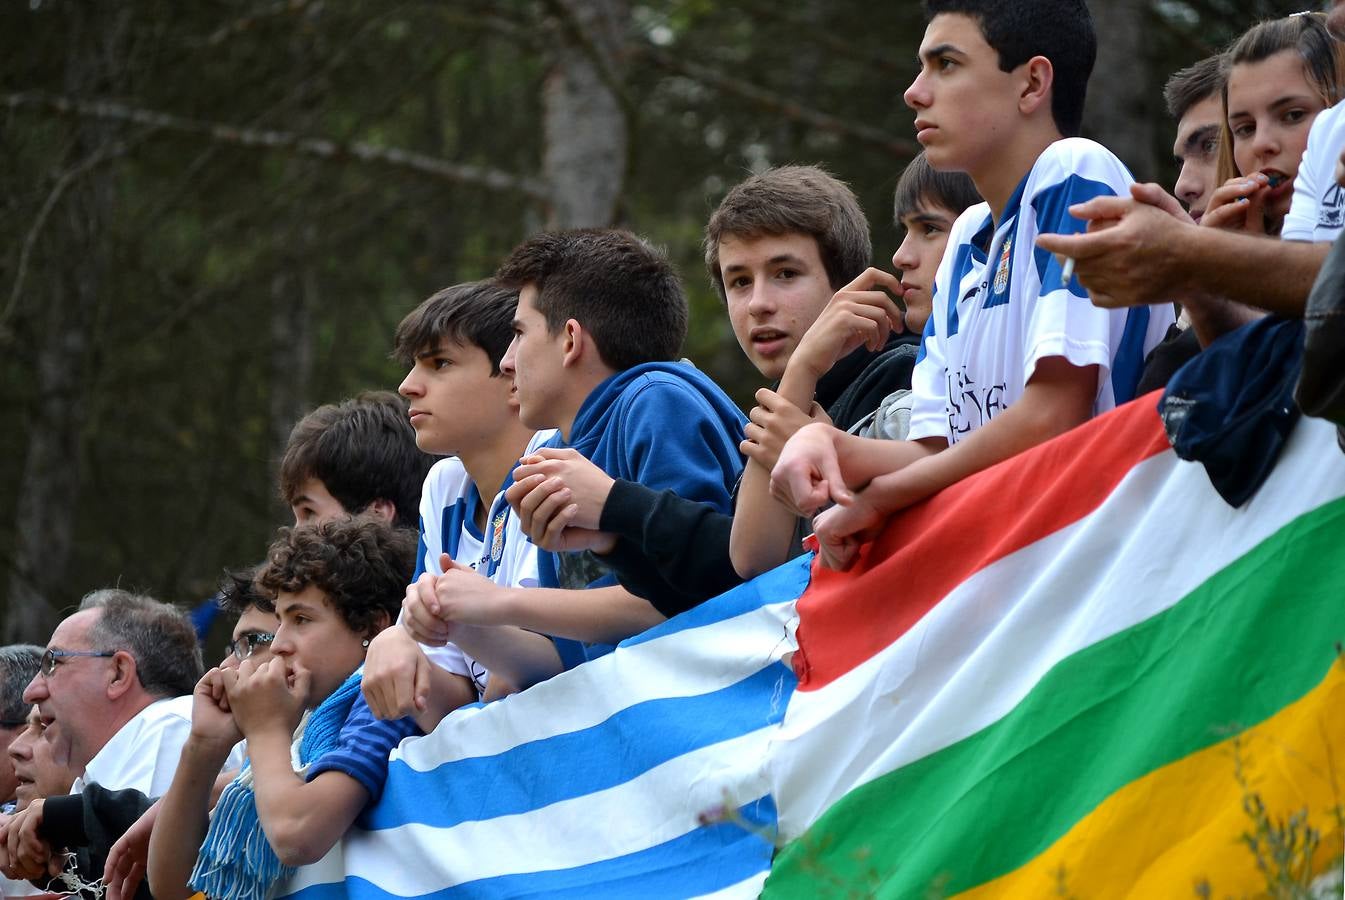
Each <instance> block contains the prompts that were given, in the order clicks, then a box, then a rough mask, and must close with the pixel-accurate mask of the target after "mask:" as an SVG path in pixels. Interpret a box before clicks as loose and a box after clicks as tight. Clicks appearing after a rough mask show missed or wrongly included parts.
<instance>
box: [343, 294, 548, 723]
mask: <svg viewBox="0 0 1345 900" xmlns="http://www.w3.org/2000/svg"><path fill="white" fill-rule="evenodd" d="M517 306H518V292H517V291H516V290H513V289H511V288H505V287H502V286H501V285H499V284H496V283H493V282H490V281H478V282H471V283H467V284H460V285H456V286H454V287H450V288H446V289H444V290H442V291H439V292H438V293H436V294H434V295H433V296H432V297H430V298H429V299H428V300H426V301H425V302H424V303H422V304H420V306H418V307H416V309H415V310H413V311H412V312H411V313H410V314H408V315H407V316H406V318H405V319H403V320H402V322H401V324H400V325H398V327H397V334H396V338H395V346H394V350H393V355H394V357H395V358H396V359H398V360H399V361H401V362H402V363H403V364H405V365H406V366H407V367H408V368H409V371H408V373H407V375H406V378H405V379H403V381H402V384H401V387H400V388H399V390H400V392H401V394H402V396H404V397H406V398H407V400H409V401H410V404H411V406H410V422H411V427H412V428H413V429H415V435H416V443H417V445H418V446H419V447H420V448H421V449H422V450H423V451H425V452H426V453H435V454H452V455H451V456H449V458H447V459H444V460H441V461H440V462H438V463H436V464H435V466H434V468H433V469H431V470H430V474H429V476H428V477H427V478H426V479H425V486H424V490H423V491H422V494H421V499H420V529H421V531H420V546H419V549H418V550H417V552H416V570H415V577H414V579H413V581H414V580H416V579H420V578H421V577H422V576H425V577H426V578H428V579H431V580H433V579H435V578H438V577H439V576H442V575H443V574H444V572H445V571H447V570H452V569H453V568H454V561H456V566H457V567H459V568H465V569H467V570H469V571H473V572H475V573H477V574H479V575H481V576H483V577H484V578H486V579H489V580H490V581H491V582H493V583H495V584H498V585H501V586H503V587H534V586H536V585H537V583H538V575H537V549H536V547H534V546H533V545H532V544H531V543H530V542H529V541H528V539H527V537H526V535H524V534H523V533H522V531H521V530H520V529H519V524H518V517H517V516H515V515H514V514H513V511H512V510H511V509H510V508H509V504H508V503H506V502H505V500H504V498H503V496H502V491H503V490H504V488H505V487H506V486H508V485H509V484H511V483H512V481H511V478H510V472H511V471H512V470H513V468H514V466H515V465H516V464H517V463H518V460H519V457H521V456H523V455H524V454H525V453H528V452H530V451H532V450H535V449H537V448H538V447H540V446H541V445H542V444H544V443H545V442H547V441H548V440H550V439H552V438H553V437H554V436H555V432H554V431H550V430H548V431H540V432H534V431H533V429H531V428H529V427H528V426H526V425H524V424H523V423H522V422H520V421H519V415H518V400H517V398H516V392H515V390H514V385H513V382H512V380H511V379H510V377H509V376H508V375H505V374H503V373H502V372H501V371H500V360H501V359H502V358H503V356H504V353H505V350H506V349H508V347H509V344H510V342H511V341H512V340H513V337H514V330H513V321H514V313H515V310H516V309H517ZM482 486H484V487H485V488H486V491H487V492H486V493H483V492H482V490H481V487H482ZM486 498H490V502H486ZM435 643H436V644H442V645H441V646H428V645H427V646H423V647H422V646H420V645H418V644H417V642H416V641H415V639H414V638H413V637H412V636H411V632H410V631H408V630H407V629H406V628H401V627H398V628H389V629H388V630H387V631H385V632H383V633H382V634H380V635H379V636H378V637H377V638H375V640H374V642H373V644H372V645H371V646H370V648H369V661H368V663H367V664H366V667H365V673H364V683H363V690H364V702H367V703H368V704H369V707H370V709H371V710H372V711H373V713H374V714H375V715H376V716H378V717H379V718H384V719H395V718H399V717H401V716H406V715H411V716H415V717H416V720H417V722H418V723H419V724H420V726H421V727H422V728H423V729H424V730H425V731H427V732H428V731H431V730H433V729H434V727H435V725H437V724H438V722H439V720H440V719H442V718H443V716H444V715H445V714H447V713H448V712H449V711H450V710H452V709H456V708H457V707H459V706H461V705H463V704H464V703H468V702H471V701H473V700H476V699H477V698H478V697H479V696H483V695H485V693H486V691H487V690H488V689H489V690H490V691H491V695H492V696H495V695H498V694H499V693H500V692H502V691H504V690H505V688H504V687H503V686H502V685H503V683H505V682H509V683H515V684H516V683H518V682H519V681H520V680H522V681H529V680H531V677H532V676H531V674H530V672H531V670H530V668H529V660H530V659H531V658H532V654H531V653H530V648H537V647H539V646H540V645H541V644H547V646H545V647H541V649H542V651H543V652H544V653H549V652H550V648H549V642H546V641H545V640H544V639H541V638H538V637H537V636H536V635H531V634H527V633H523V632H521V631H519V630H504V629H492V630H486V631H482V630H480V629H470V628H459V629H457V630H456V632H455V635H454V640H453V641H451V642H439V641H436V642H435ZM467 647H470V648H473V649H476V650H480V651H483V652H484V653H485V655H486V656H487V657H491V658H493V659H496V660H498V661H499V662H500V663H501V665H502V668H492V670H491V672H490V673H489V676H488V673H487V671H486V668H485V667H483V666H482V665H481V664H480V663H478V662H477V661H476V659H475V658H473V657H474V656H475V654H474V653H472V654H471V655H468V654H466V653H463V652H462V651H463V649H465V648H467ZM468 652H469V653H471V650H469V651H468ZM488 677H489V678H490V680H491V682H492V683H491V684H489V685H488Z"/></svg>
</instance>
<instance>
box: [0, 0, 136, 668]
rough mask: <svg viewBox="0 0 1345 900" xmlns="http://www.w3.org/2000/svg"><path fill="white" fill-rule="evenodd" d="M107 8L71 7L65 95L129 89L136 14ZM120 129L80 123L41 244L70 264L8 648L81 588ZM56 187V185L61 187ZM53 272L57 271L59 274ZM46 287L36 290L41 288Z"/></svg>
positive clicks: (40, 382) (37, 426) (31, 440)
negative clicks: (82, 530)
mask: <svg viewBox="0 0 1345 900" xmlns="http://www.w3.org/2000/svg"><path fill="white" fill-rule="evenodd" d="M104 9H107V10H113V9H114V8H113V7H106V8H105V7H102V6H101V5H99V4H86V3H74V4H69V5H68V6H67V7H66V15H68V17H69V19H68V22H69V28H68V31H67V34H69V36H70V38H69V44H68V48H69V49H68V53H67V57H66V75H65V89H66V92H67V93H68V94H71V95H73V96H92V95H97V94H99V93H103V92H111V91H113V90H115V88H116V82H117V81H118V80H119V79H121V78H124V76H125V72H124V70H123V68H122V60H123V58H124V56H125V52H124V51H125V46H124V45H125V43H126V39H127V35H128V32H129V28H128V25H129V18H130V13H129V11H128V10H121V11H112V12H111V14H110V15H109V14H108V13H106V12H104V11H103V10H104ZM114 127H115V126H111V125H108V124H106V123H100V122H95V121H81V122H79V123H77V124H76V125H75V126H74V134H73V137H74V140H73V142H72V152H70V153H69V154H68V155H67V156H66V158H65V159H63V160H62V163H63V164H64V165H66V166H69V167H86V168H87V171H83V172H82V173H81V174H79V175H78V176H77V177H75V178H74V180H73V181H71V182H70V184H69V187H67V189H66V190H65V193H64V194H63V195H62V196H61V198H60V199H59V200H58V201H57V202H58V206H57V208H56V210H55V211H54V214H53V218H52V222H51V227H50V229H49V230H48V231H47V232H46V235H47V237H46V238H44V239H43V240H44V241H45V242H49V245H48V247H47V248H46V249H45V252H43V254H42V255H43V256H44V257H46V259H48V260H52V259H57V260H61V263H60V264H59V266H58V267H53V268H56V269H57V271H58V272H59V274H55V273H53V277H50V278H48V279H47V280H46V283H47V284H48V285H49V288H48V290H46V291H43V292H42V296H41V300H42V301H45V305H44V307H43V308H42V309H41V311H40V313H38V314H37V315H36V322H37V327H36V329H35V333H36V334H37V335H38V340H39V346H38V348H37V353H36V356H37V371H38V378H37V391H38V393H37V396H38V402H37V403H36V404H35V405H34V407H33V408H34V410H35V412H34V413H33V414H32V415H31V417H30V418H29V421H28V448H27V455H26V456H25V458H24V465H23V476H22V481H21V482H20V485H19V492H18V498H17V502H16V505H15V516H16V528H15V535H16V543H15V552H14V568H13V571H12V572H11V574H10V579H9V595H8V602H7V609H6V610H5V616H4V625H3V628H0V640H3V642H4V643H15V642H19V641H32V642H36V643H46V641H47V638H48V637H49V636H50V635H51V631H52V628H53V627H54V625H55V623H56V619H57V613H56V608H57V607H58V606H65V605H69V604H71V603H73V602H74V601H75V600H77V599H78V595H79V593H80V591H81V590H82V587H83V586H84V585H82V584H81V583H80V582H78V581H75V580H72V578H71V569H72V563H73V561H74V560H73V555H74V554H73V550H74V540H75V523H76V521H77V516H78V512H79V511H78V508H77V505H78V503H79V500H80V494H81V487H82V480H83V479H82V475H83V466H82V458H81V457H82V454H81V451H80V447H81V442H82V439H83V436H84V428H85V425H86V420H87V417H88V410H89V408H90V403H89V398H90V396H91V393H92V391H93V384H94V381H95V379H96V373H95V371H94V367H93V365H92V359H93V355H94V354H93V347H92V346H91V343H92V342H91V339H90V338H91V335H90V324H91V323H92V322H93V321H94V320H95V319H96V318H97V315H98V307H99V304H100V301H101V299H102V298H101V292H102V290H103V285H104V280H105V277H106V273H107V271H108V263H109V258H110V255H111V252H112V251H111V248H110V247H109V246H108V236H107V234H106V232H105V224H106V223H107V222H108V221H110V218H111V215H112V210H113V206H114V204H115V193H114V184H113V179H114V178H115V175H114V173H113V172H112V169H111V166H110V165H109V164H106V163H102V164H98V163H96V162H93V160H94V159H95V158H97V157H100V156H102V155H104V154H108V153H110V152H111V146H112V144H113V142H114V139H115V137H114V134H113V133H112V132H113V128H114ZM52 180H53V181H54V182H55V181H57V180H58V179H57V178H53V179H52ZM49 265H50V264H49ZM34 283H36V280H35V282H34Z"/></svg>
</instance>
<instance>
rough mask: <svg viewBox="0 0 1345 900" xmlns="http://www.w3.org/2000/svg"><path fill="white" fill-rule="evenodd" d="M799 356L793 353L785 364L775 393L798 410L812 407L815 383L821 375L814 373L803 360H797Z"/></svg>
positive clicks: (815, 388) (815, 390)
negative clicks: (783, 372)
mask: <svg viewBox="0 0 1345 900" xmlns="http://www.w3.org/2000/svg"><path fill="white" fill-rule="evenodd" d="M800 356H801V354H799V353H795V354H794V356H793V357H792V358H791V359H790V360H789V362H788V363H786V364H785V374H784V375H783V376H782V377H781V378H780V387H779V389H777V390H776V393H777V394H779V395H780V396H781V397H783V398H784V399H785V400H788V401H789V402H790V403H792V404H794V405H795V406H797V407H798V408H799V409H808V408H809V407H810V406H812V405H813V396H814V395H815V394H816V393H817V382H818V379H820V378H821V377H822V374H823V373H820V372H814V371H813V370H812V368H810V367H809V366H808V365H807V363H806V362H805V361H804V360H801V359H799V357H800Z"/></svg>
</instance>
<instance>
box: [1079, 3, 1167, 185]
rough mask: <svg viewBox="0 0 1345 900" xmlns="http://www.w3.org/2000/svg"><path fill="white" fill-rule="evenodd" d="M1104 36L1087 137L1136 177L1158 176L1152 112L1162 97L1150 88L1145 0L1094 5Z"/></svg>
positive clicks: (1097, 24) (1091, 86) (1086, 117)
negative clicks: (1108, 150)
mask: <svg viewBox="0 0 1345 900" xmlns="http://www.w3.org/2000/svg"><path fill="white" fill-rule="evenodd" d="M1088 6H1089V8H1090V9H1091V10H1092V13H1093V23H1094V26H1095V27H1096V30H1097V35H1098V54H1097V65H1096V66H1094V67H1093V78H1092V80H1091V81H1090V82H1089V84H1088V104H1087V106H1086V107H1085V112H1084V134H1086V135H1088V136H1089V137H1092V138H1093V139H1095V140H1097V141H1098V142H1100V143H1102V144H1104V145H1105V146H1106V147H1107V148H1108V149H1110V150H1111V151H1112V152H1113V153H1115V154H1116V155H1117V156H1119V157H1121V161H1122V162H1124V163H1125V164H1126V165H1127V166H1129V167H1130V171H1131V172H1132V173H1134V175H1135V178H1136V179H1138V180H1140V181H1150V180H1152V179H1153V178H1154V177H1155V175H1156V173H1157V168H1158V167H1157V161H1156V160H1155V159H1154V124H1153V115H1152V113H1151V111H1152V110H1153V109H1156V108H1161V107H1162V105H1163V101H1162V97H1161V96H1159V95H1158V94H1157V93H1156V91H1155V89H1154V88H1153V86H1152V85H1151V84H1150V79H1149V77H1148V74H1149V61H1148V58H1147V55H1146V54H1147V46H1146V43H1145V37H1146V36H1145V33H1144V27H1145V10H1146V7H1147V4H1146V3H1145V2H1144V0H1106V2H1102V0H1092V2H1090V3H1089V4H1088Z"/></svg>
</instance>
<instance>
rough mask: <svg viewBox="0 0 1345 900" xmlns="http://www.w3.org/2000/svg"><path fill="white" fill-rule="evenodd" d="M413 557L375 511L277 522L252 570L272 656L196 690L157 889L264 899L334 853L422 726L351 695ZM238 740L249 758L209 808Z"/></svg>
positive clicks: (165, 822) (402, 533) (161, 827)
mask: <svg viewBox="0 0 1345 900" xmlns="http://www.w3.org/2000/svg"><path fill="white" fill-rule="evenodd" d="M414 553H415V537H414V536H413V535H411V534H410V532H409V531H408V530H407V529H402V528H391V527H389V526H388V524H387V523H385V522H383V521H381V520H379V519H378V518H377V517H374V516H360V517H353V518H347V517H338V518H335V519H332V520H329V521H325V522H322V523H316V524H308V525H299V526H296V527H294V528H283V529H281V531H280V536H279V537H278V538H277V540H276V541H275V542H274V543H273V544H272V545H271V547H270V549H269V550H268V552H267V559H266V563H265V564H264V565H263V566H262V567H261V569H260V570H259V571H258V572H257V576H256V584H257V586H258V588H259V589H260V590H261V591H262V592H264V593H265V594H266V595H267V596H268V597H270V598H272V599H273V601H274V604H275V609H276V613H277V615H278V618H279V625H278V626H277V627H276V630H275V635H274V640H273V641H272V643H271V657H270V658H269V659H266V660H264V661H262V660H260V659H259V657H257V656H249V658H247V659H245V660H244V661H243V662H242V663H241V665H240V666H239V667H237V668H227V669H226V668H215V669H211V670H210V671H209V672H208V673H206V675H205V677H204V678H202V679H201V680H200V682H199V683H198V684H197V686H196V690H195V693H194V695H193V707H192V728H191V735H190V737H189V738H188V740H187V743H186V745H185V746H184V747H183V750H182V760H181V763H180V764H179V766H178V769H177V772H176V774H175V775H174V778H173V784H172V787H171V788H170V789H169V791H168V793H167V794H166V795H165V797H164V799H163V815H162V816H161V818H160V819H159V821H158V822H157V823H156V827H155V828H154V830H153V834H152V836H151V838H150V853H149V869H148V872H149V880H150V882H151V884H152V886H153V892H154V896H156V897H158V898H161V900H177V898H182V897H186V896H189V895H190V894H191V893H192V892H193V891H194V890H201V891H203V892H204V893H206V894H208V895H209V896H211V897H249V896H252V897H261V896H265V895H267V894H268V893H269V891H270V888H271V886H272V884H274V883H275V882H276V881H277V880H278V879H281V878H283V877H285V876H286V875H287V874H288V873H289V872H292V871H293V869H292V868H291V867H297V866H303V865H309V864H312V863H314V862H317V861H318V860H319V859H321V858H322V857H323V856H325V855H326V854H327V853H328V852H329V851H330V850H331V849H332V847H333V846H335V844H336V843H337V842H338V841H339V840H340V839H341V837H342V836H343V835H344V834H345V832H346V830H347V829H349V827H350V825H351V823H352V822H353V821H354V820H355V817H356V816H357V815H358V814H359V813H360V811H361V810H362V809H364V808H365V807H367V806H368V805H369V804H370V803H373V802H375V801H376V800H377V799H378V797H379V795H380V794H381V793H382V789H383V782H384V780H385V778H386V775H387V764H388V763H387V760H388V753H389V752H390V751H391V749H392V748H393V747H395V746H396V745H397V743H398V742H399V741H400V740H401V739H402V738H403V737H406V736H407V735H410V734H414V733H415V731H416V726H415V723H414V722H412V721H411V720H409V719H402V720H399V721H396V722H378V721H375V720H374V719H373V718H372V717H371V716H370V715H369V714H368V710H367V709H362V708H359V707H357V706H356V705H355V704H354V701H355V699H356V698H357V697H358V696H359V684H358V683H359V678H360V666H361V665H362V663H363V662H364V657H365V651H366V648H367V647H368V646H369V643H370V639H371V638H372V637H373V636H374V635H375V634H377V633H378V632H379V631H380V630H382V629H384V628H385V627H387V625H388V624H389V623H390V622H391V621H392V617H393V616H395V615H396V614H397V609H398V606H399V598H400V597H401V595H402V593H403V591H404V586H405V584H406V583H407V580H408V579H409V578H410V575H411V571H412V561H413V557H414ZM305 712H309V713H311V715H309V716H304V713H305ZM240 737H246V739H247V741H248V754H249V760H250V766H249V768H248V769H247V770H245V771H244V772H243V773H242V774H241V775H240V776H239V777H238V778H236V779H234V780H233V781H232V782H231V783H230V784H229V786H228V787H227V788H225V790H224V793H223V794H222V795H221V796H220V798H219V802H218V804H217V805H216V807H215V811H214V814H213V815H210V816H208V811H209V809H210V801H211V797H212V790H211V788H212V785H213V784H214V782H215V776H216V774H217V773H218V772H219V770H220V765H221V764H222V762H223V760H224V758H225V757H226V756H227V755H228V753H229V750H230V748H231V747H232V746H233V745H234V744H235V743H236V742H237V741H238V740H239V738H240ZM198 850H199V855H198ZM193 861H195V863H196V868H195V870H194V871H193V870H192V868H191V865H192V862H193ZM186 873H190V879H188V878H187V877H186ZM188 880H191V881H192V886H191V887H188V885H187V881H188Z"/></svg>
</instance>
